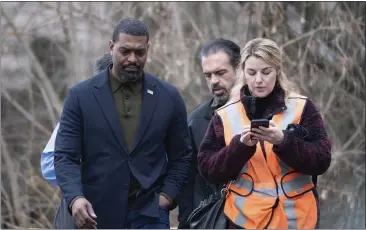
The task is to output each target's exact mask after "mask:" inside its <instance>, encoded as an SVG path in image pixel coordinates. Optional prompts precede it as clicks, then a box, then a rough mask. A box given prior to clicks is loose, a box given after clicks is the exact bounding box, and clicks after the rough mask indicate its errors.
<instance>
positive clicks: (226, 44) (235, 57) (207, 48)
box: [201, 38, 241, 68]
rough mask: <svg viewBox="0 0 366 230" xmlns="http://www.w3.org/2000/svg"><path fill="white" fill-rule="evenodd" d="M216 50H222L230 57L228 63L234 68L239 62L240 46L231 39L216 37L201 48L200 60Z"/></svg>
mask: <svg viewBox="0 0 366 230" xmlns="http://www.w3.org/2000/svg"><path fill="white" fill-rule="evenodd" d="M218 51H224V52H225V53H226V54H227V55H228V56H229V58H230V63H231V65H232V66H233V67H234V68H237V67H238V66H239V64H240V59H241V54H240V47H239V46H238V45H237V44H236V43H235V42H233V41H230V40H227V39H223V38H218V39H214V40H211V41H209V42H207V43H206V44H205V45H204V46H203V48H202V50H201V60H202V58H203V57H207V56H208V55H210V54H215V53H217V52H218Z"/></svg>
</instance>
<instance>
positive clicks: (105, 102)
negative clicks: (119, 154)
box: [93, 68, 128, 153]
mask: <svg viewBox="0 0 366 230" xmlns="http://www.w3.org/2000/svg"><path fill="white" fill-rule="evenodd" d="M108 71H109V68H107V69H106V70H104V71H103V72H101V76H100V79H99V81H98V82H97V83H96V84H95V86H94V91H93V94H94V96H95V98H96V100H97V101H98V104H99V106H100V107H101V109H102V111H103V114H104V117H105V119H106V120H107V121H108V124H109V127H110V128H111V130H112V132H113V135H114V137H115V138H116V140H117V142H118V144H119V146H120V147H121V149H122V150H123V151H124V152H125V153H128V150H127V148H126V144H125V142H124V136H123V132H122V128H121V124H120V122H119V117H118V112H117V108H116V105H115V103H114V98H113V95H112V90H111V87H110V85H109V79H108V78H109V73H108Z"/></svg>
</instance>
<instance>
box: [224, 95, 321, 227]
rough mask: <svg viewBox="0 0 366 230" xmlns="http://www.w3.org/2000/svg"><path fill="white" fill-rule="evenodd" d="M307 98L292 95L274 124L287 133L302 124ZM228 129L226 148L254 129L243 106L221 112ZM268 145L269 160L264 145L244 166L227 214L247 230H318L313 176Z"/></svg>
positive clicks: (226, 131)
mask: <svg viewBox="0 0 366 230" xmlns="http://www.w3.org/2000/svg"><path fill="white" fill-rule="evenodd" d="M305 103H306V97H303V96H301V95H291V97H289V99H288V103H287V104H286V106H287V109H286V110H285V111H283V112H281V113H278V114H276V115H274V116H273V119H272V120H273V121H274V122H275V123H276V125H277V126H279V128H280V129H282V130H285V129H286V128H287V126H288V125H289V124H299V123H300V120H301V115H302V112H303V109H304V106H305ZM217 113H218V115H219V116H220V117H221V120H222V122H223V126H224V137H225V142H226V145H229V143H230V141H231V139H232V138H233V136H235V135H237V134H240V133H241V132H242V130H243V128H244V126H247V125H248V126H250V121H249V119H248V117H247V116H246V112H245V109H244V106H243V104H242V103H241V102H236V103H233V104H230V105H228V106H226V107H222V108H221V109H219V110H217ZM272 147H273V145H272V144H270V143H268V142H264V150H265V152H266V156H267V159H265V158H264V153H263V152H262V149H261V146H260V143H258V144H257V148H256V152H255V154H254V155H253V157H252V158H251V159H250V160H249V161H248V162H247V163H246V164H245V165H244V167H243V168H242V170H241V173H240V175H239V176H238V177H237V179H236V180H235V182H234V183H233V184H232V185H231V186H230V192H229V194H228V196H227V200H226V203H225V208H224V212H225V214H226V216H227V217H228V218H229V219H230V220H231V221H232V222H233V223H234V224H236V225H238V226H240V227H243V228H314V227H315V225H316V221H317V208H316V201H315V197H314V194H313V193H312V192H308V191H311V189H312V188H313V187H314V184H313V183H312V178H311V176H308V175H304V174H301V173H298V172H295V171H294V170H293V169H292V168H291V167H289V166H287V165H286V164H285V163H284V162H282V161H281V160H280V159H279V158H278V157H277V155H276V154H275V153H274V152H273V150H272Z"/></svg>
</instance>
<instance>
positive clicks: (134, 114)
mask: <svg viewBox="0 0 366 230" xmlns="http://www.w3.org/2000/svg"><path fill="white" fill-rule="evenodd" d="M109 83H110V86H111V89H112V93H113V98H114V102H115V104H116V108H117V112H118V117H119V121H120V124H121V128H122V131H123V135H124V141H125V143H126V145H127V147H128V150H129V152H131V151H132V148H133V144H134V141H135V136H136V132H137V128H138V126H139V123H140V116H141V107H142V93H141V92H142V82H141V81H139V82H136V83H131V84H128V85H126V84H123V85H122V84H121V82H120V81H119V80H117V79H116V78H115V77H113V75H112V72H111V71H109Z"/></svg>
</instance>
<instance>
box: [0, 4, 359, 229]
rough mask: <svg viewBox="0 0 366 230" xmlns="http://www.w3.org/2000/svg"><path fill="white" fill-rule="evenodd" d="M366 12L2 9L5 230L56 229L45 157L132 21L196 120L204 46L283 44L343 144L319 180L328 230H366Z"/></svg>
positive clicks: (308, 8)
mask: <svg viewBox="0 0 366 230" xmlns="http://www.w3.org/2000/svg"><path fill="white" fill-rule="evenodd" d="M364 8H365V3H363V2H353V3H352V2H306V3H305V2H304V3H302V2H296V3H288V2H280V3H276V2H258V3H256V2H241V3H237V2H222V3H219V2H187V3H184V2H123V3H120V2H103V3H101V2H93V3H86V2H83V3H78V2H65V3H61V2H42V3H37V2H29V3H26V2H13V3H11V2H6V3H1V6H0V10H1V11H0V14H1V15H0V20H1V21H0V24H1V33H0V43H1V46H0V47H1V48H0V53H1V59H0V61H1V70H0V72H1V75H0V76H1V77H0V84H1V135H0V143H1V161H2V162H1V176H2V179H1V205H2V206H1V216H2V217H1V221H2V227H3V228H5V227H37V228H51V227H52V220H53V215H54V212H55V207H56V204H57V203H58V201H59V192H55V190H54V189H53V188H51V187H50V185H48V184H47V183H46V182H45V181H44V180H43V179H42V177H41V175H40V170H39V160H40V152H41V151H42V149H43V148H44V145H45V144H46V141H47V140H48V138H49V136H50V133H51V131H52V129H53V127H54V126H55V124H56V122H57V119H58V118H59V115H60V111H61V110H62V101H63V99H64V96H65V90H66V89H67V88H68V87H70V86H71V85H73V84H75V83H76V82H79V81H81V80H84V79H86V78H88V77H89V76H91V74H92V71H93V64H94V62H95V60H96V59H97V58H98V57H100V56H101V55H102V54H103V52H105V51H106V50H107V42H108V39H109V38H110V36H111V32H112V29H113V26H114V24H115V23H116V22H117V21H118V20H119V19H120V18H122V17H129V16H132V17H138V18H140V19H143V20H144V21H145V22H146V23H147V25H148V27H149V30H150V32H151V35H152V39H151V48H150V51H149V59H148V63H147V70H148V71H149V72H151V73H153V74H156V75H158V76H159V77H161V78H163V79H165V80H167V81H169V82H171V83H173V84H175V85H177V86H178V88H179V89H180V90H181V93H182V95H183V96H184V99H185V101H186V105H187V109H188V111H191V110H192V109H193V108H194V107H196V106H197V105H198V104H199V103H201V102H202V101H203V100H204V99H206V98H207V97H208V96H209V92H208V90H207V87H206V85H205V82H204V81H203V77H202V74H201V68H200V62H199V56H198V53H199V50H200V48H201V46H202V44H203V43H205V42H206V41H208V40H210V39H212V38H217V37H225V38H229V39H232V40H233V41H235V42H237V43H238V44H240V45H241V46H243V45H244V44H245V43H246V42H247V41H248V40H249V39H252V38H255V37H258V36H266V37H268V38H271V39H273V40H275V41H276V42H278V43H279V44H281V46H282V47H283V48H284V51H285V62H286V68H287V75H289V76H290V77H292V79H293V80H294V81H295V82H296V83H297V84H298V85H299V87H300V89H301V91H302V93H304V94H305V95H307V96H309V97H310V98H311V99H312V100H313V101H314V102H315V103H316V104H317V105H318V107H319V109H320V111H321V113H322V115H323V117H324V120H325V123H326V128H327V131H328V134H329V136H330V138H331V140H332V143H333V160H332V165H331V168H330V169H329V171H328V172H327V173H326V174H325V175H324V176H321V177H320V178H319V191H320V195H321V210H322V222H321V224H322V227H324V228H365V194H364V191H365V99H364V97H365V69H366V68H365V46H364V44H365V32H364V30H365V21H364V20H365V11H364ZM26 11H28V12H27V13H26ZM35 41H36V42H35ZM172 219H175V218H172Z"/></svg>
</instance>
